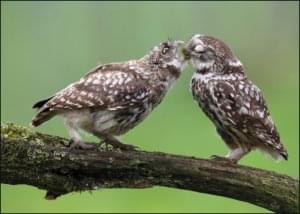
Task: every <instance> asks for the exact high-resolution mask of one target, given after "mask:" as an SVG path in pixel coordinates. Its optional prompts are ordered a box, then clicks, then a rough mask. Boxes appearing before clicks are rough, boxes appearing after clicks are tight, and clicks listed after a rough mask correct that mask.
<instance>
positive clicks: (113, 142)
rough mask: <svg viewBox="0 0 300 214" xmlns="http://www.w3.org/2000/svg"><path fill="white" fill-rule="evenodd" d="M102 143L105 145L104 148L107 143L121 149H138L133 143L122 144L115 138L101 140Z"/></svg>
mask: <svg viewBox="0 0 300 214" xmlns="http://www.w3.org/2000/svg"><path fill="white" fill-rule="evenodd" d="M101 143H102V144H104V145H105V146H106V148H108V147H107V146H108V145H111V146H112V147H113V148H117V149H120V150H123V151H136V150H139V147H137V146H134V145H129V144H124V143H121V142H119V141H117V140H105V141H102V142H101Z"/></svg>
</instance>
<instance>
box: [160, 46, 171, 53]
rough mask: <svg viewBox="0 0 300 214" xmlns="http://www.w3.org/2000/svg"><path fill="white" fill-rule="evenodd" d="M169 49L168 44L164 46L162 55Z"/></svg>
mask: <svg viewBox="0 0 300 214" xmlns="http://www.w3.org/2000/svg"><path fill="white" fill-rule="evenodd" d="M169 49H170V46H169V45H168V44H164V47H163V49H162V51H161V53H162V54H166V53H167V52H168V51H169Z"/></svg>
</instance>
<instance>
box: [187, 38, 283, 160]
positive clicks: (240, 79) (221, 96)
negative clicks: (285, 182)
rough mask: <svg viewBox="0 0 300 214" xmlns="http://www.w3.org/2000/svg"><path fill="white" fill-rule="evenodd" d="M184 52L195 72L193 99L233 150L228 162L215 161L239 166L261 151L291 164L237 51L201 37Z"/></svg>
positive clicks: (219, 42) (189, 44)
mask: <svg viewBox="0 0 300 214" xmlns="http://www.w3.org/2000/svg"><path fill="white" fill-rule="evenodd" d="M182 51H183V54H184V55H185V58H186V59H189V62H190V64H191V65H192V67H193V68H194V69H195V72H194V74H193V77H192V79H191V83H190V87H191V91H192V94H193V98H194V99H195V101H196V102H197V103H198V105H199V106H200V108H201V109H202V111H203V112H204V113H205V114H206V116H207V117H208V118H209V119H210V120H211V121H212V122H213V123H214V125H215V126H216V130H217V132H218V134H219V135H220V136H221V138H222V139H223V141H224V142H225V143H226V145H227V147H228V148H229V153H228V154H227V156H226V157H225V158H222V157H219V156H216V155H214V156H213V158H215V159H221V160H227V161H230V162H232V163H237V162H238V161H239V160H240V159H241V158H242V157H244V156H245V155H246V154H248V153H249V152H250V151H252V150H254V149H259V150H262V151H263V152H265V153H267V154H270V155H271V156H272V157H273V158H274V159H280V158H284V159H286V160H287V159H288V153H287V151H286V149H285V148H284V147H283V145H282V143H281V141H280V137H279V133H278V131H277V129H276V126H275V124H274V122H273V120H272V118H271V115H270V113H269V110H268V107H267V105H266V101H265V99H264V97H263V95H262V92H261V91H260V89H259V88H258V87H257V86H256V85H254V84H253V83H252V82H251V81H250V80H248V78H247V76H246V74H245V69H244V67H243V65H242V63H241V62H240V61H239V59H238V58H237V57H236V56H235V55H234V53H233V51H232V50H231V49H230V48H229V47H228V46H227V45H226V44H225V43H224V42H222V41H221V40H219V39H217V38H214V37H211V36H205V35H199V34H197V35H194V36H193V37H192V38H191V39H190V40H189V41H188V42H187V43H186V45H185V46H184V48H183V49H182Z"/></svg>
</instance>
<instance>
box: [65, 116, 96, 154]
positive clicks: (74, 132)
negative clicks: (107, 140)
mask: <svg viewBox="0 0 300 214" xmlns="http://www.w3.org/2000/svg"><path fill="white" fill-rule="evenodd" d="M65 125H66V127H67V129H68V130H69V135H70V137H71V139H70V148H71V149H85V150H86V149H94V148H95V147H96V145H94V144H88V143H85V142H84V141H83V140H82V139H81V137H80V134H79V131H78V129H77V128H76V127H74V125H73V124H72V123H70V122H68V121H66V122H65Z"/></svg>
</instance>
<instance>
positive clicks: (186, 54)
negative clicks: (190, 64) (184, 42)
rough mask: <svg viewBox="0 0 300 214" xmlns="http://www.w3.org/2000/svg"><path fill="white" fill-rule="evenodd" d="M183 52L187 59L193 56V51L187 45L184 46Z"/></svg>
mask: <svg viewBox="0 0 300 214" xmlns="http://www.w3.org/2000/svg"><path fill="white" fill-rule="evenodd" d="M182 54H183V56H184V59H185V60H189V59H190V58H191V53H190V51H189V50H188V49H187V48H186V47H183V48H182Z"/></svg>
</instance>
